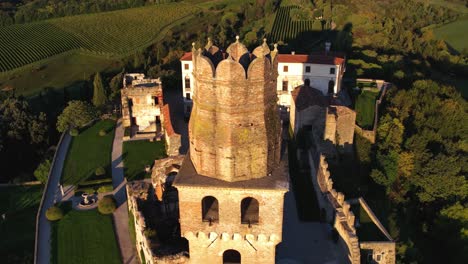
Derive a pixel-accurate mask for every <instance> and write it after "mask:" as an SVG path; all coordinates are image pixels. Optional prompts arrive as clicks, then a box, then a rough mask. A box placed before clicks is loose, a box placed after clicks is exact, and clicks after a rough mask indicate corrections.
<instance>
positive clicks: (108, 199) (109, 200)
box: [98, 195, 117, 214]
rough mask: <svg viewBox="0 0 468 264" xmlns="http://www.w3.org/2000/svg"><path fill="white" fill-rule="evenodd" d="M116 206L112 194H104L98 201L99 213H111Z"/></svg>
mask: <svg viewBox="0 0 468 264" xmlns="http://www.w3.org/2000/svg"><path fill="white" fill-rule="evenodd" d="M115 208H117V205H116V203H115V199H114V197H112V195H107V196H104V197H103V198H102V199H100V200H99V202H98V211H99V212H100V213H101V214H112V213H113V212H114V211H115Z"/></svg>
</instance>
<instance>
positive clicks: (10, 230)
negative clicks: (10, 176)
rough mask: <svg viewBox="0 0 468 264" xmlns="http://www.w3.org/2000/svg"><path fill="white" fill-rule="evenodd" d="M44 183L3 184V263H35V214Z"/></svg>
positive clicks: (0, 249) (0, 205) (0, 191)
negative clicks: (30, 184)
mask: <svg viewBox="0 0 468 264" xmlns="http://www.w3.org/2000/svg"><path fill="white" fill-rule="evenodd" d="M42 190H43V186H42V185H33V186H8V187H0V215H2V214H5V220H3V218H0V238H1V239H0V256H2V257H1V261H0V262H2V263H8V264H9V263H11V264H16V263H32V262H33V259H34V258H33V254H34V239H35V230H36V214H37V209H38V208H39V203H40V202H41V197H42Z"/></svg>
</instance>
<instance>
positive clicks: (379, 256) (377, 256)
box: [375, 254, 382, 262]
mask: <svg viewBox="0 0 468 264" xmlns="http://www.w3.org/2000/svg"><path fill="white" fill-rule="evenodd" d="M375 260H376V261H377V262H380V261H381V260H382V255H380V254H377V255H376V256H375Z"/></svg>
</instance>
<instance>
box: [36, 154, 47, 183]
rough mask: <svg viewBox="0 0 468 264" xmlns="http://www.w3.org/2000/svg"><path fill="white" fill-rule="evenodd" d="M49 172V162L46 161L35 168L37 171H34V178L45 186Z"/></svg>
mask: <svg viewBox="0 0 468 264" xmlns="http://www.w3.org/2000/svg"><path fill="white" fill-rule="evenodd" d="M49 170H50V160H49V159H46V160H44V161H43V162H42V163H41V164H39V166H37V169H36V170H35V171H34V176H35V177H36V179H37V180H38V181H40V182H42V183H44V184H45V183H46V182H47V178H48V177H49Z"/></svg>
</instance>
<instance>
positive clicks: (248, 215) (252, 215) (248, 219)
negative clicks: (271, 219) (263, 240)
mask: <svg viewBox="0 0 468 264" xmlns="http://www.w3.org/2000/svg"><path fill="white" fill-rule="evenodd" d="M258 212H259V205H258V201H257V200H256V199H255V198H252V197H247V198H244V199H243V200H242V202H241V223H242V224H249V226H250V225H251V224H258Z"/></svg>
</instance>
